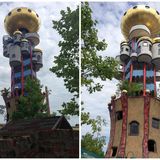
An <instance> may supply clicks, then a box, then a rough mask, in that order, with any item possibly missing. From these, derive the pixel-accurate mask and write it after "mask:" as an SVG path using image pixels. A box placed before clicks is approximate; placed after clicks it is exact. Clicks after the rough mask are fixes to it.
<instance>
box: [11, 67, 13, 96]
mask: <svg viewBox="0 0 160 160" xmlns="http://www.w3.org/2000/svg"><path fill="white" fill-rule="evenodd" d="M12 77H13V69H12V67H11V95H12V96H13V80H12Z"/></svg>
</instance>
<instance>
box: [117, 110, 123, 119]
mask: <svg viewBox="0 0 160 160" xmlns="http://www.w3.org/2000/svg"><path fill="white" fill-rule="evenodd" d="M122 117H123V113H122V111H117V112H116V120H121V119H122Z"/></svg>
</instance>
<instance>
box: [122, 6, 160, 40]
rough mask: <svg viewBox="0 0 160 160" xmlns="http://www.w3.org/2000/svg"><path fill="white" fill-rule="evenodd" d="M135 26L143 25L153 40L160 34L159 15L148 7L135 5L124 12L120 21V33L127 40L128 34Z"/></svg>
mask: <svg viewBox="0 0 160 160" xmlns="http://www.w3.org/2000/svg"><path fill="white" fill-rule="evenodd" d="M135 25H145V26H146V27H147V28H148V29H149V30H150V32H151V37H152V38H154V37H156V36H157V34H159V33H160V15H159V13H158V12H157V11H156V10H155V9H153V8H150V7H149V6H145V5H137V6H135V7H133V8H130V9H129V10H128V11H126V12H125V14H124V16H123V17H122V20H121V31H122V34H123V35H124V37H125V39H126V40H128V38H129V32H130V30H131V28H132V27H133V26H135Z"/></svg>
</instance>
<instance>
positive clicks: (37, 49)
mask: <svg viewBox="0 0 160 160" xmlns="http://www.w3.org/2000/svg"><path fill="white" fill-rule="evenodd" d="M33 52H39V53H41V54H42V53H43V52H42V50H41V49H39V48H34V49H33Z"/></svg>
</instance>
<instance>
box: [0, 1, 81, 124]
mask: <svg viewBox="0 0 160 160" xmlns="http://www.w3.org/2000/svg"><path fill="white" fill-rule="evenodd" d="M77 5H78V2H48V3H47V2H38V3H28V2H18V3H17V2H1V3H0V10H1V14H0V31H1V37H0V53H1V54H0V90H1V89H2V88H4V87H6V88H8V87H10V74H11V73H10V67H9V59H7V58H5V57H3V54H2V53H3V50H2V36H3V35H5V34H7V33H6V32H5V30H4V24H3V22H4V18H5V16H6V15H7V14H8V12H9V11H10V10H12V9H14V8H15V7H22V6H23V7H29V8H31V9H33V10H35V11H36V12H37V13H38V15H39V16H40V19H41V26H40V30H39V35H40V44H39V45H38V46H37V47H40V48H41V49H42V50H43V68H42V69H41V70H40V71H39V72H38V73H37V75H38V78H39V79H40V81H41V83H42V84H43V85H44V86H48V88H49V89H51V90H52V92H51V95H50V97H49V99H50V106H51V111H54V112H55V111H57V110H59V109H60V107H61V104H62V103H63V102H65V101H69V100H70V98H71V97H72V95H71V94H70V93H68V91H67V90H66V89H65V87H64V82H63V79H61V78H57V77H56V76H55V75H54V74H53V73H51V72H50V71H49V68H50V67H52V66H53V60H54V56H56V55H58V54H59V50H60V49H59V47H58V42H59V40H60V39H61V37H60V35H59V34H58V33H57V31H56V30H54V29H53V28H52V20H58V19H59V18H60V17H61V15H60V11H61V10H66V8H67V7H70V8H71V9H72V10H73V9H76V7H77ZM0 104H4V101H3V98H2V97H0ZM78 121H79V119H78V117H73V118H71V120H70V122H71V124H72V125H73V124H75V123H78ZM0 122H3V117H2V116H1V117H0Z"/></svg>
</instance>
